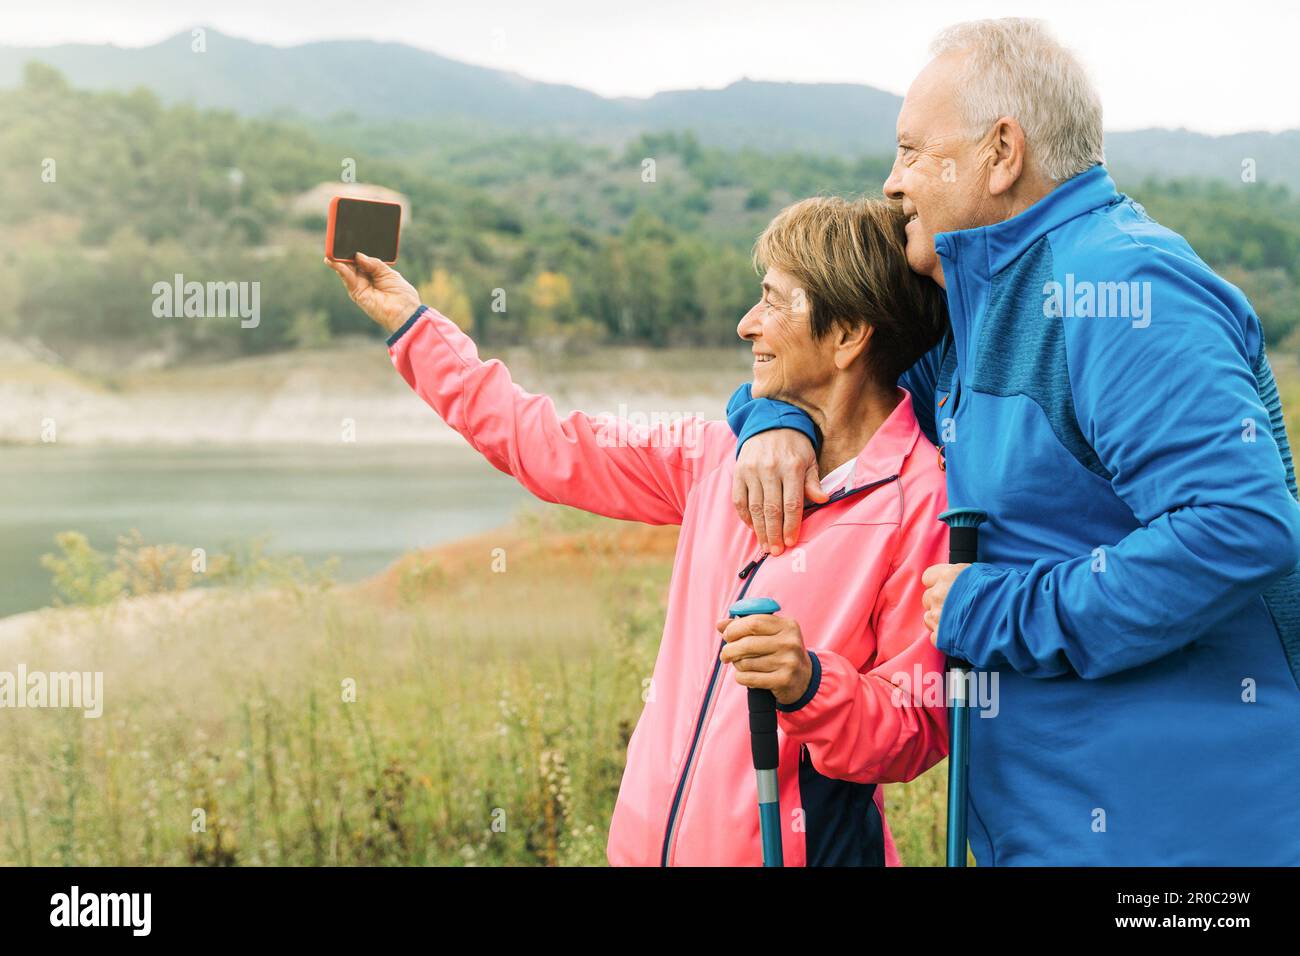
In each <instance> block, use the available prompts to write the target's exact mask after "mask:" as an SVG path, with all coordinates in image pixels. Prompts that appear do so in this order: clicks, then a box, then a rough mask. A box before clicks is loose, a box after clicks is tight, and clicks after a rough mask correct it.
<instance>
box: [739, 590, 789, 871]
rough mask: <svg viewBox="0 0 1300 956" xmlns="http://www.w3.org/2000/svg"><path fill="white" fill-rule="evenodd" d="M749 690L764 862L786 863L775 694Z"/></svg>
mask: <svg viewBox="0 0 1300 956" xmlns="http://www.w3.org/2000/svg"><path fill="white" fill-rule="evenodd" d="M779 610H781V605H779V604H777V603H776V602H775V601H773V600H772V599H771V598H746V599H745V600H743V601H737V602H736V603H735V604H733V605H731V607H730V608H729V609H728V610H727V616H728V617H749V616H750V615H751V614H775V613H776V612H777V611H779ZM747 689H748V691H749V749H750V752H751V753H752V754H753V756H754V774H755V776H756V777H757V778H758V829H759V833H760V834H761V835H762V838H763V865H764V866H785V859H784V857H783V856H782V855H781V804H780V793H779V792H778V791H777V784H776V767H777V762H778V755H777V745H776V698H775V697H773V696H772V692H771V691H770V690H763V689H762V688H760V687H750V688H747Z"/></svg>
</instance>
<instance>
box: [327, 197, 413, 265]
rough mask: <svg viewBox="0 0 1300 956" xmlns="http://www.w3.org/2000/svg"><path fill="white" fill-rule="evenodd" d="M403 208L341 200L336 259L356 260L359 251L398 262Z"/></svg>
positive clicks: (334, 250)
mask: <svg viewBox="0 0 1300 956" xmlns="http://www.w3.org/2000/svg"><path fill="white" fill-rule="evenodd" d="M401 224H402V207H401V206H399V205H397V204H396V203H388V202H371V201H369V200H366V199H345V198H343V197H340V198H339V200H338V203H337V207H336V209H335V212H334V229H333V237H334V242H333V248H332V249H331V250H330V257H331V258H333V259H355V258H356V255H357V253H358V252H364V253H365V254H366V255H368V256H374V257H375V258H376V259H379V260H381V261H383V262H396V261H397V234H398V230H399V229H400V227H401Z"/></svg>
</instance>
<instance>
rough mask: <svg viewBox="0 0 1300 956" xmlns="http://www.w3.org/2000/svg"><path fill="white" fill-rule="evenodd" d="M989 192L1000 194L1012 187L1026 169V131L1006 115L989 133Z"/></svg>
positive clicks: (1016, 121) (995, 194)
mask: <svg viewBox="0 0 1300 956" xmlns="http://www.w3.org/2000/svg"><path fill="white" fill-rule="evenodd" d="M989 136H990V140H989V145H988V149H989V192H990V193H991V194H992V195H994V196H1000V195H1002V194H1003V193H1005V192H1007V191H1008V190H1009V189H1011V187H1012V186H1014V185H1015V184H1016V182H1017V181H1018V180H1019V179H1020V175H1021V173H1023V172H1024V169H1025V131H1024V130H1023V129H1021V128H1020V122H1019V121H1018V120H1015V119H1013V118H1011V117H1010V116H1004V117H1002V118H1001V119H999V120H998V121H997V122H996V123H994V124H993V129H992V131H991V132H990V133H989Z"/></svg>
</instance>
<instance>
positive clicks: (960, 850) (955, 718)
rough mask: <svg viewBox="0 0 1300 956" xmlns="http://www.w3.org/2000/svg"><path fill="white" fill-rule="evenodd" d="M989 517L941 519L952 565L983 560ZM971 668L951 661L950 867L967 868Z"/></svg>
mask: <svg viewBox="0 0 1300 956" xmlns="http://www.w3.org/2000/svg"><path fill="white" fill-rule="evenodd" d="M987 517H988V516H987V515H986V514H985V513H984V512H982V511H980V510H978V509H976V508H953V509H951V510H949V511H945V512H944V513H943V514H941V515H939V520H940V521H942V522H943V523H944V524H946V525H947V526H948V563H949V564H974V563H975V562H976V561H978V560H979V541H980V525H981V524H983V523H984V519H985V518H987ZM969 677H970V665H969V664H967V663H966V662H965V661H962V660H958V659H957V658H955V657H949V658H948V704H949V710H948V866H965V865H966V800H967V794H968V793H969V790H970V680H969Z"/></svg>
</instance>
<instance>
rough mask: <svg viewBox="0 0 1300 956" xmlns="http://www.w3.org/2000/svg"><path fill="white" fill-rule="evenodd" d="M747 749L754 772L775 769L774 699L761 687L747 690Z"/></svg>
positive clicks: (769, 692) (770, 693)
mask: <svg viewBox="0 0 1300 956" xmlns="http://www.w3.org/2000/svg"><path fill="white" fill-rule="evenodd" d="M749 749H750V753H752V754H753V756H754V769H755V770H775V769H776V765H777V745H776V698H775V697H773V696H772V692H771V691H770V690H763V689H762V688H761V687H750V688H749Z"/></svg>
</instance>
